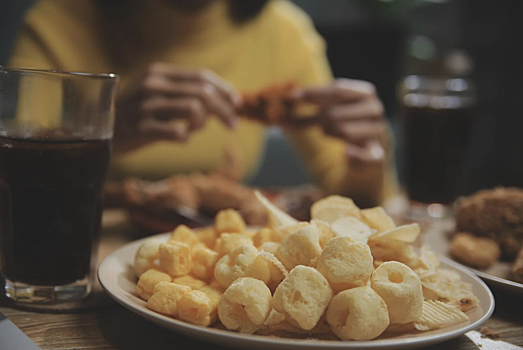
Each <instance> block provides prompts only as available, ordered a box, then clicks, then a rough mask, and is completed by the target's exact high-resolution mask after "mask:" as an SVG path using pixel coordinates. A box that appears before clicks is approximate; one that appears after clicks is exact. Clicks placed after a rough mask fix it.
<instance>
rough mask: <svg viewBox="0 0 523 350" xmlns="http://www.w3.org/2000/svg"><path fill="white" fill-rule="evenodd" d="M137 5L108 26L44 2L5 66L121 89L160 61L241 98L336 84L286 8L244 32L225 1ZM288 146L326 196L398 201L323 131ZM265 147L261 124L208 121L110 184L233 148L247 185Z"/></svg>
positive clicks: (308, 32) (78, 9)
mask: <svg viewBox="0 0 523 350" xmlns="http://www.w3.org/2000/svg"><path fill="white" fill-rule="evenodd" d="M136 3H137V4H138V5H141V6H142V8H139V9H136V8H132V7H131V8H126V9H124V10H122V11H120V14H122V15H121V16H111V18H110V20H108V19H107V17H104V16H102V15H101V14H100V13H99V10H98V8H97V7H96V6H95V4H94V2H93V1H92V0H74V1H71V0H40V1H39V2H38V3H37V4H36V5H35V6H34V7H33V8H32V9H31V10H30V11H29V12H28V13H27V15H26V18H25V22H24V24H23V26H22V28H21V31H20V33H19V36H18V38H17V41H16V44H15V47H14V51H13V53H12V56H11V58H10V61H9V63H8V65H9V66H11V67H18V68H21V67H25V68H42V69H59V70H66V71H87V72H114V73H117V74H119V75H120V78H121V85H120V88H121V89H125V87H126V85H127V84H129V82H130V81H132V79H134V78H135V77H136V75H137V74H138V73H140V72H142V71H143V70H144V69H145V67H147V65H148V64H149V63H151V62H154V61H161V62H168V63H172V64H173V65H176V66H180V67H192V68H208V69H210V70H212V71H214V72H215V73H217V74H218V75H220V76H221V77H222V78H224V79H226V80H228V81H230V82H231V83H232V84H233V85H234V86H235V87H236V89H238V91H252V90H257V89H260V88H262V87H264V86H267V85H269V84H273V83H276V82H282V81H287V80H294V81H296V82H297V83H299V84H301V85H303V86H311V85H320V84H325V83H328V82H329V81H331V80H332V74H331V71H330V68H329V65H328V61H327V58H326V55H325V44H324V41H323V40H322V38H321V37H320V36H319V35H318V34H317V32H316V31H315V30H314V26H313V24H312V22H311V20H310V18H309V17H308V16H307V15H306V14H305V13H304V12H303V11H302V10H301V9H299V8H298V7H297V6H295V5H293V4H292V3H290V2H288V1H286V0H275V1H272V2H270V3H269V5H268V6H266V7H265V9H264V10H263V11H262V12H261V14H260V15H259V16H258V17H256V18H255V19H253V20H251V21H249V22H247V23H246V24H243V25H237V24H235V23H234V22H232V21H231V20H230V19H229V17H228V14H227V2H226V1H224V0H217V1H215V2H213V3H212V4H211V5H210V6H208V7H207V8H205V9H204V10H203V11H201V12H199V13H197V14H190V15H188V14H181V13H179V12H177V11H175V10H174V9H173V8H171V7H169V6H168V5H166V4H164V3H163V2H162V1H161V0H148V1H147V2H142V1H138V2H136ZM145 4H146V5H145ZM134 6H136V5H134ZM113 26H120V27H123V28H125V31H116V30H114V29H113V28H114V27H113ZM288 136H289V137H290V140H291V142H292V144H293V145H294V146H295V148H296V151H297V152H298V154H299V155H300V156H301V157H302V159H303V160H304V162H305V164H306V165H307V167H308V169H309V170H310V172H311V174H312V175H313V177H314V178H315V179H316V180H317V182H318V184H319V185H320V186H321V187H322V188H323V189H324V190H325V191H327V193H337V194H342V195H347V196H351V197H353V198H354V199H358V198H361V199H363V198H364V202H366V203H374V204H377V203H380V202H381V201H382V200H383V199H384V198H385V197H386V196H388V195H390V194H393V193H395V192H396V191H397V185H396V177H395V172H394V168H393V167H392V166H390V164H388V165H387V166H386V167H384V168H383V169H377V170H367V171H363V172H362V171H357V170H351V169H350V164H348V162H347V161H346V159H345V158H344V156H343V152H344V143H343V142H341V141H338V140H336V139H333V138H330V137H327V136H325V135H324V134H323V133H322V131H321V130H320V129H319V128H310V129H307V130H305V131H300V132H292V133H289V134H288ZM264 140H265V130H264V127H263V126H262V125H259V124H257V123H255V122H250V121H246V120H242V121H241V122H240V123H239V126H238V128H237V129H235V130H233V131H230V130H228V129H226V128H225V127H224V126H222V124H221V123H220V122H219V121H217V120H216V119H211V120H210V121H209V123H208V124H207V126H206V127H205V128H204V129H203V130H201V131H199V132H197V133H195V134H194V135H192V137H191V139H190V141H189V142H188V143H187V144H183V145H181V144H177V143H169V142H157V143H154V144H151V145H148V146H146V147H143V148H140V149H138V150H136V151H133V152H130V153H127V154H124V155H118V156H116V155H115V156H113V160H112V166H111V170H110V177H111V178H113V179H120V178H123V177H126V176H138V177H142V178H150V179H159V178H164V177H167V176H171V175H173V174H177V173H184V172H189V171H193V170H200V171H203V172H205V171H210V170H212V169H215V168H217V167H218V166H220V165H221V164H222V163H223V155H224V149H225V148H226V147H228V146H229V145H230V144H231V143H232V144H235V145H237V149H240V150H241V164H243V178H244V179H247V178H248V177H249V176H252V175H253V174H255V173H256V171H257V167H258V166H259V164H260V163H261V159H262V157H263V150H264ZM274 171H275V172H277V171H278V169H274Z"/></svg>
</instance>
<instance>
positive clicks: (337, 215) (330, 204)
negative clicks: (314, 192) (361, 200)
mask: <svg viewBox="0 0 523 350" xmlns="http://www.w3.org/2000/svg"><path fill="white" fill-rule="evenodd" d="M310 212H311V219H319V220H323V221H326V222H328V223H333V222H334V221H336V220H338V219H341V218H344V217H347V216H351V217H355V218H356V219H361V214H360V208H358V206H357V205H356V204H355V203H354V201H353V200H352V199H350V198H347V197H342V196H339V195H330V196H327V197H325V198H322V199H320V200H318V201H316V202H314V203H313V204H312V206H311V210H310Z"/></svg>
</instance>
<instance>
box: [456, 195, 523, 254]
mask: <svg viewBox="0 0 523 350" xmlns="http://www.w3.org/2000/svg"><path fill="white" fill-rule="evenodd" d="M455 217H456V232H459V231H464V232H470V233H472V234H473V235H475V236H479V237H487V238H491V239H493V240H495V241H496V242H498V243H499V245H500V247H501V252H502V258H503V259H506V260H513V259H514V258H515V257H516V255H517V253H518V251H519V250H520V249H521V247H522V245H523V189H519V188H515V187H497V188H494V189H486V190H481V191H478V192H476V193H474V194H472V195H470V196H467V197H463V198H461V199H459V200H458V201H457V203H456V216H455Z"/></svg>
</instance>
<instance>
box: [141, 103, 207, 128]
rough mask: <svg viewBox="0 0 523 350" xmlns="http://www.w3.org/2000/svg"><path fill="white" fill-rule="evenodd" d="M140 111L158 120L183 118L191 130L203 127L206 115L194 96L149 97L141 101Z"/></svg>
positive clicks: (205, 111) (202, 106)
mask: <svg viewBox="0 0 523 350" xmlns="http://www.w3.org/2000/svg"><path fill="white" fill-rule="evenodd" d="M142 113H143V115H145V116H151V117H153V118H156V119H160V120H170V119H185V120H187V122H188V124H189V130H191V131H193V130H198V129H201V128H203V127H204V126H205V124H206V122H207V117H208V112H207V110H206V108H205V106H204V105H203V103H202V101H201V100H200V99H198V98H196V97H175V98H173V97H167V96H155V97H151V98H148V99H146V100H144V101H143V103H142Z"/></svg>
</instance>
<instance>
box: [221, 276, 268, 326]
mask: <svg viewBox="0 0 523 350" xmlns="http://www.w3.org/2000/svg"><path fill="white" fill-rule="evenodd" d="M271 300H272V296H271V291H270V290H269V288H268V287H267V286H266V285H265V283H263V282H262V281H260V280H258V279H255V278H251V277H242V278H238V279H237V280H236V281H234V282H233V283H232V284H231V285H230V286H229V287H228V288H227V290H226V291H225V293H223V297H222V298H221V299H220V302H219V303H218V317H219V318H220V321H221V322H222V323H223V325H224V326H225V327H226V328H227V329H229V330H234V331H238V332H240V333H247V334H253V333H254V332H256V331H257V330H258V329H259V328H261V327H262V326H263V323H264V322H265V320H266V319H267V317H268V316H269V313H270V312H271V309H272V307H271Z"/></svg>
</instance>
